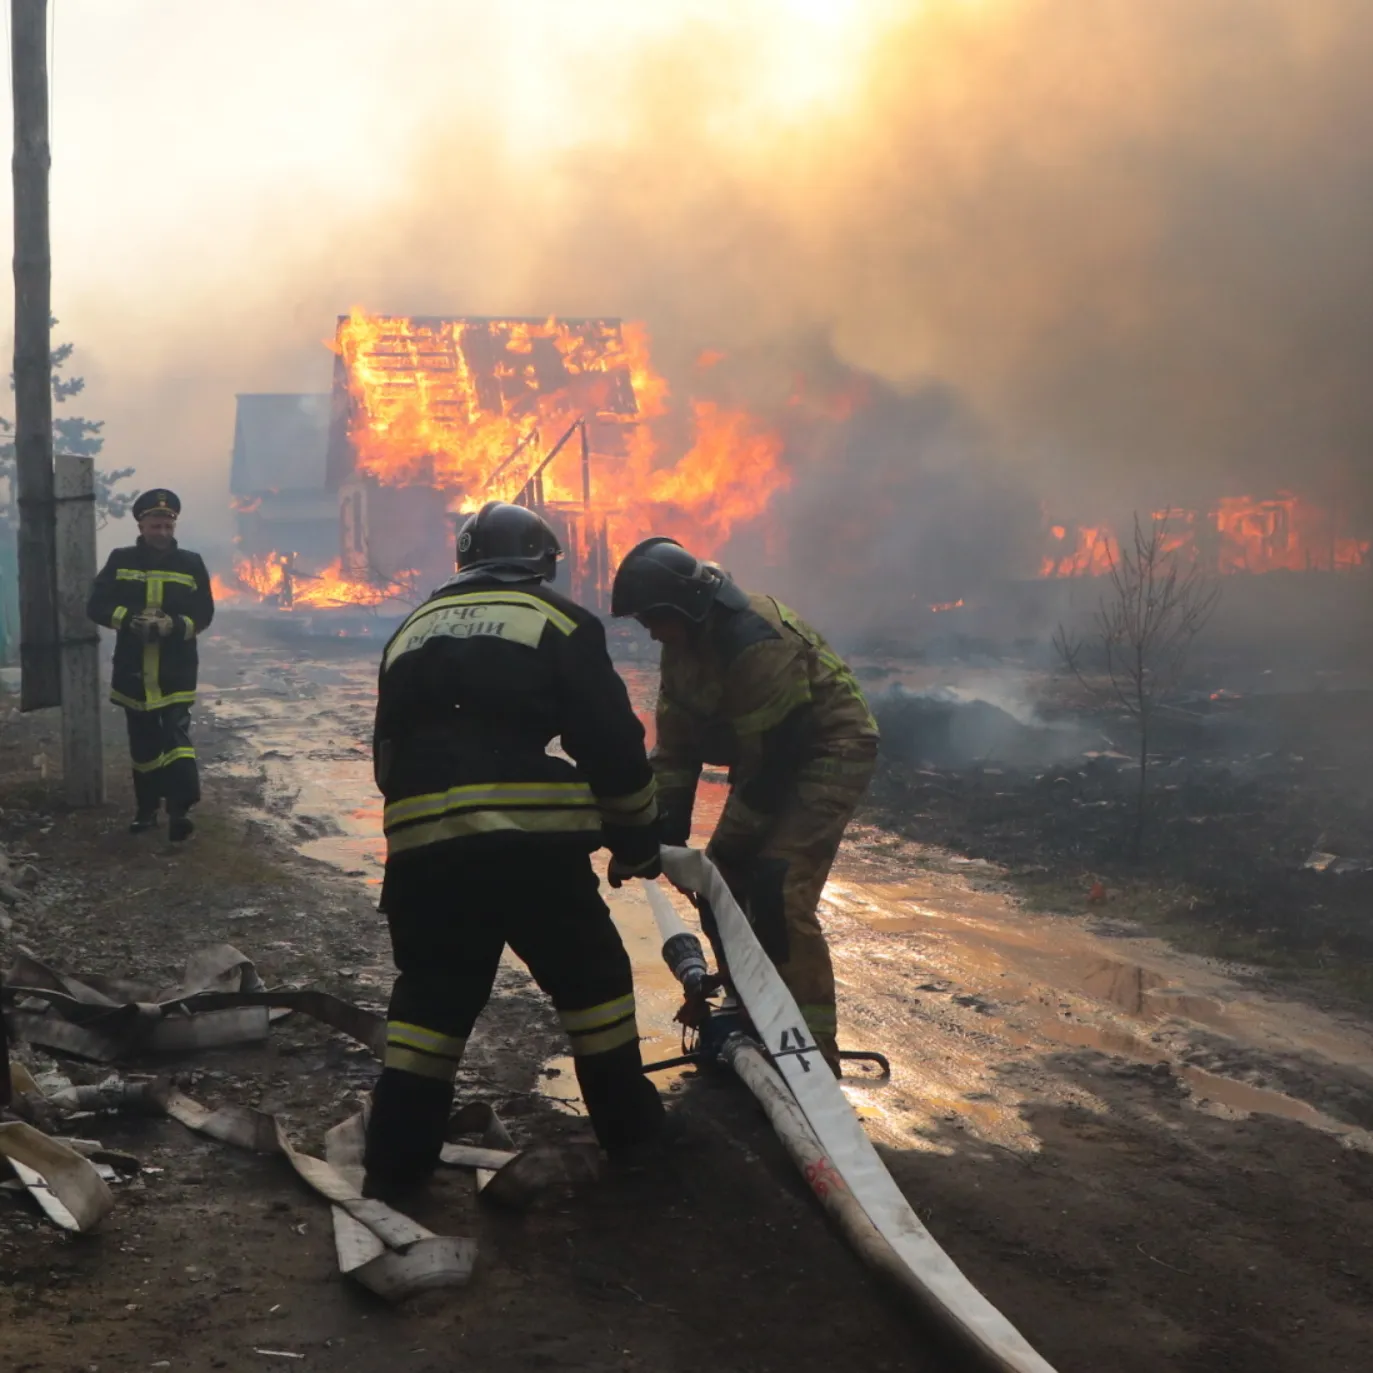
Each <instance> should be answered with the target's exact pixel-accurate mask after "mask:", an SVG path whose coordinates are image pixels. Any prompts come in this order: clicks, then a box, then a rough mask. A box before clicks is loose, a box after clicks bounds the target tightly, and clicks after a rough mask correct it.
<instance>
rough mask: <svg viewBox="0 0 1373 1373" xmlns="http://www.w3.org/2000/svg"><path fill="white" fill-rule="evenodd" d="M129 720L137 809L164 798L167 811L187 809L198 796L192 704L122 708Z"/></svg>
mask: <svg viewBox="0 0 1373 1373" xmlns="http://www.w3.org/2000/svg"><path fill="white" fill-rule="evenodd" d="M124 715H125V718H126V719H127V720H128V722H129V759H130V761H131V762H132V763H133V794H134V800H135V802H136V804H137V806H138V809H139V810H140V811H147V812H151V811H156V810H157V808H158V803H159V802H160V801H164V800H165V801H166V803H167V810H168V811H169V812H175V811H183V810H188V809H189V808H190V807H191V806H193V805H195V803H196V802H197V801H199V800H200V772H199V769H198V768H197V767H196V761H195V747H194V746H193V745H192V743H191V708H190V706H187V705H176V706H163V707H162V709H161V710H127V709H126V710H125V711H124Z"/></svg>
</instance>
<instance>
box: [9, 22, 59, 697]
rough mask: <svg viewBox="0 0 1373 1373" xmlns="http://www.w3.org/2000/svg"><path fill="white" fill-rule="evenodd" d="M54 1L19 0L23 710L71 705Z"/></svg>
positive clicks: (17, 425)
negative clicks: (52, 242)
mask: <svg viewBox="0 0 1373 1373" xmlns="http://www.w3.org/2000/svg"><path fill="white" fill-rule="evenodd" d="M47 20H48V4H47V0H11V2H10V38H11V46H10V67H11V71H12V73H13V86H14V164H13V166H14V409H15V415H14V446H15V485H16V487H17V488H18V492H17V494H18V503H19V629H20V650H19V653H20V657H19V662H20V667H21V670H22V674H23V681H22V685H21V688H20V709H21V710H39V709H41V708H42V707H44V706H55V705H59V704H60V703H61V699H62V679H61V672H60V668H59V650H58V635H57V557H56V519H55V510H54V506H53V472H52V338H51V328H52V325H51V320H52V258H51V255H50V251H49V245H48V168H49V166H50V165H51V157H50V156H49V152H48V50H47Z"/></svg>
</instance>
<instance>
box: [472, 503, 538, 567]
mask: <svg viewBox="0 0 1373 1373" xmlns="http://www.w3.org/2000/svg"><path fill="white" fill-rule="evenodd" d="M562 555H563V549H562V545H561V544H560V543H559V542H558V536H557V535H556V534H555V533H554V532H553V528H552V526H551V525H550V524H549V523H548V521H547V520H546V519H544V517H543V516H542V515H540V514H539V513H538V512H537V511H534V510H528V509H526V508H525V507H524V506H522V505H508V504H507V503H506V502H505V501H487V503H486V504H485V505H484V506H482V508H481V509H480V510H478V511H477V513H476V514H475V515H469V516H468V517H467V519H466V520H465V521H463V525H462V528H461V529H459V530H458V567H459V568H460V569H462V570H463V571H466V570H467V569H468V568H470V567H476V566H478V565H482V566H485V565H488V564H489V565H490V566H492V567H505V568H518V569H520V570H522V571H525V572H529V573H532V574H533V575H534V576H537V577H541V578H543V580H544V581H552V580H553V574H554V572H555V571H556V570H557V564H558V559H559V558H561V557H562Z"/></svg>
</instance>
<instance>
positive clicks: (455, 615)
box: [383, 591, 577, 668]
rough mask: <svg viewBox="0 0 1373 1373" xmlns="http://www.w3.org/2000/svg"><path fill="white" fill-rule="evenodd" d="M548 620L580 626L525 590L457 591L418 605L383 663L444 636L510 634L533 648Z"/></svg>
mask: <svg viewBox="0 0 1373 1373" xmlns="http://www.w3.org/2000/svg"><path fill="white" fill-rule="evenodd" d="M548 625H552V626H553V628H554V629H556V630H558V631H559V633H562V634H571V633H572V632H573V630H575V629H576V628H577V625H576V622H575V621H574V620H572V619H571V618H570V617H569V616H567V615H564V614H563V612H562V611H561V610H559V609H558V608H557V607H556V606H551V605H549V604H548V603H547V602H546V601H542V600H540V599H539V598H538V597H537V596H531V595H530V594H529V593H528V592H527V591H459V592H455V593H454V594H453V595H451V596H440V597H438V598H437V599H436V600H432V601H426V602H425V603H424V604H423V605H422V606H420V608H419V609H418V610H416V611H415V612H414V613H413V614H412V615H411V616H410V618H409V619H408V620H406V622H405V623H404V624H403V625H402V626H401V627H400V629H399V630H397V632H396V635H395V637H394V638H393V639H392V640H391V644H390V647H388V648H387V650H386V659H385V662H384V664H383V666H384V667H386V668H389V667H391V666H392V664H394V663H395V661H396V660H397V659H398V658H400V657H402V656H403V655H405V654H406V653H410V652H412V651H413V650H414V649H417V648H422V647H423V646H424V645H425V644H426V643H428V642H429V640H430V639H433V638H438V637H443V636H447V637H449V638H454V639H474V638H479V637H489V638H494V639H510V640H512V641H513V642H515V643H518V644H525V645H526V646H528V647H529V648H534V647H535V646H536V645H537V644H538V642H539V639H540V638H541V636H542V635H543V632H544V629H545V627H546V626H548Z"/></svg>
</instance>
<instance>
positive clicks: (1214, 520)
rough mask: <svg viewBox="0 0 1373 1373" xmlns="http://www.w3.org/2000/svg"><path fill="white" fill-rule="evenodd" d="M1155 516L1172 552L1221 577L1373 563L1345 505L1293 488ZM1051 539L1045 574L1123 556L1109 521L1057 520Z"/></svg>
mask: <svg viewBox="0 0 1373 1373" xmlns="http://www.w3.org/2000/svg"><path fill="white" fill-rule="evenodd" d="M1153 520H1154V522H1155V524H1156V526H1157V527H1158V528H1159V529H1160V530H1161V531H1162V532H1163V534H1164V542H1163V547H1164V550H1165V551H1166V552H1168V553H1171V554H1174V555H1176V556H1178V557H1181V558H1183V559H1188V560H1190V559H1194V558H1195V559H1198V560H1200V561H1201V562H1202V563H1203V564H1205V565H1206V566H1207V567H1208V568H1210V569H1211V570H1212V571H1214V572H1216V573H1218V574H1220V575H1234V574H1237V573H1252V574H1256V575H1257V574H1262V573H1268V572H1351V571H1354V570H1356V569H1359V568H1364V567H1368V566H1369V565H1370V561H1369V550H1370V544H1371V542H1373V541H1370V539H1369V538H1368V537H1364V536H1363V535H1361V534H1360V533H1358V532H1356V531H1355V530H1353V529H1352V528H1351V527H1350V524H1349V520H1348V517H1347V515H1346V514H1345V512H1344V511H1342V510H1339V509H1337V508H1335V507H1330V508H1323V507H1321V506H1319V505H1316V504H1315V503H1313V502H1311V501H1308V500H1304V499H1303V498H1302V497H1300V496H1298V495H1295V494H1293V493H1292V492H1290V491H1280V492H1278V493H1277V494H1276V495H1274V496H1273V497H1271V498H1269V499H1266V500H1257V499H1255V498H1254V497H1252V496H1228V497H1224V498H1222V499H1221V500H1220V501H1218V502H1217V503H1216V505H1215V506H1214V507H1213V508H1212V509H1210V510H1206V511H1197V510H1189V509H1165V510H1157V511H1154V512H1153ZM1049 537H1050V540H1051V551H1050V552H1049V553H1047V554H1046V555H1045V557H1044V559H1043V561H1042V563H1041V564H1040V576H1042V577H1084V576H1086V577H1092V576H1097V577H1099V576H1104V575H1106V574H1107V573H1108V572H1109V571H1110V569H1111V565H1112V563H1113V562H1114V561H1115V560H1117V559H1118V558H1119V556H1120V537H1119V535H1118V534H1117V532H1116V531H1115V530H1114V529H1113V528H1112V527H1110V526H1109V525H1105V524H1102V525H1075V526H1072V527H1071V528H1070V527H1069V526H1067V525H1063V524H1055V525H1051V526H1050V528H1049Z"/></svg>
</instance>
